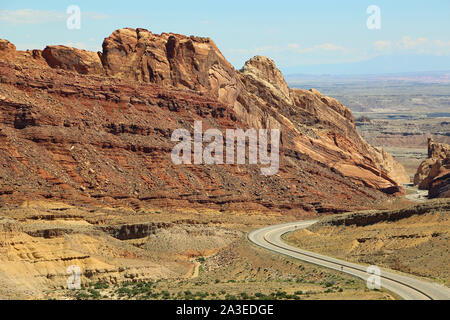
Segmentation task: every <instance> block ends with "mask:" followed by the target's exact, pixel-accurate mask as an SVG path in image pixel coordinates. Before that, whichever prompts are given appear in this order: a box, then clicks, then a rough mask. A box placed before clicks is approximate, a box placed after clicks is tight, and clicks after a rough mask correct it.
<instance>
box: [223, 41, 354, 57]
mask: <svg viewBox="0 0 450 320" xmlns="http://www.w3.org/2000/svg"><path fill="white" fill-rule="evenodd" d="M226 51H227V52H228V53H231V54H247V55H251V54H273V53H282V52H291V53H292V52H293V53H298V54H310V53H324V52H325V53H329V52H346V51H347V50H346V49H345V48H343V47H341V46H338V45H335V44H333V43H323V44H318V45H315V46H313V47H306V48H303V47H302V46H301V45H299V44H297V43H289V44H287V45H286V46H262V47H257V48H252V49H228V50H226Z"/></svg>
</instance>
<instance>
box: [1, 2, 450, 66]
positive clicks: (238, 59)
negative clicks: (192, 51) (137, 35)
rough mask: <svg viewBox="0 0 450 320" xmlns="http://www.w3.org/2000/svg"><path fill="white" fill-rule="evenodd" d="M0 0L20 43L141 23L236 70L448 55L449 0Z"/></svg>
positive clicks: (6, 25)
mask: <svg viewBox="0 0 450 320" xmlns="http://www.w3.org/2000/svg"><path fill="white" fill-rule="evenodd" d="M0 1H1V4H0V38H3V39H8V40H9V41H11V42H13V43H14V44H15V45H16V46H17V47H18V48H19V49H34V48H38V49H42V48H44V47H45V45H48V44H65V45H69V46H75V47H79V48H84V49H87V50H100V48H101V43H102V42H103V39H104V38H105V37H107V36H108V35H109V34H110V33H111V32H112V31H113V30H115V29H118V28H122V27H133V28H136V27H142V28H146V29H148V30H150V31H152V32H154V33H161V32H176V33H182V34H187V35H191V34H193V35H200V36H207V37H211V38H212V39H213V40H214V41H215V42H216V43H217V45H218V47H219V48H220V49H221V51H222V53H223V54H224V55H225V56H226V57H227V59H228V60H229V61H230V62H231V63H232V64H233V65H234V66H235V67H236V68H240V67H242V65H243V64H244V62H245V61H246V60H248V59H249V58H251V57H253V56H254V55H266V56H269V57H271V58H273V59H274V60H275V61H276V63H277V65H278V66H279V67H280V68H281V69H282V70H284V71H286V70H292V69H293V68H297V69H298V67H299V66H300V67H301V66H314V65H330V64H348V63H349V62H350V63H351V62H357V61H363V60H369V59H372V58H374V57H376V56H380V55H381V56H389V55H391V56H399V55H400V56H401V55H407V56H412V55H424V56H426V57H433V56H439V59H440V60H439V61H442V57H448V58H449V61H450V19H449V17H450V1H448V0H428V1H424V0H422V1H418V0H408V1H406V0H395V1H393V0H386V1H384V0H370V1H365V0H345V1H336V0H315V1H301V0H297V1H288V0H286V1H285V0H278V1H274V0H271V1H265V0H259V1H253V0H239V1H235V0H227V1H222V0H216V1H214V0H190V1H176V0H172V1H160V0H159V1H152V0H150V1H131V0H128V1H92V0H91V1H81V0H78V1H77V0H72V1H5V0H0ZM69 5H77V6H79V7H80V9H81V11H82V19H81V29H80V30H69V29H68V28H67V27H66V20H67V17H68V15H67V14H66V9H67V7H68V6H69ZM370 5H376V6H378V7H379V8H380V10H381V29H380V30H369V29H368V28H367V26H366V21H367V19H368V18H369V14H367V12H366V9H367V7H368V6H370ZM427 59H428V58H427ZM443 67H444V66H443ZM300 69H301V68H300ZM406 71H407V70H406ZM424 71H425V70H424Z"/></svg>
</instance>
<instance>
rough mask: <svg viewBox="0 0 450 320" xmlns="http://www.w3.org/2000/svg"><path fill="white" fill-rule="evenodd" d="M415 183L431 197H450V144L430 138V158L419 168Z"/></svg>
mask: <svg viewBox="0 0 450 320" xmlns="http://www.w3.org/2000/svg"><path fill="white" fill-rule="evenodd" d="M414 184H416V185H417V186H419V188H420V189H425V190H428V191H429V197H430V198H450V145H448V144H445V143H435V142H434V141H433V140H432V139H428V159H427V160H425V161H423V162H422V163H421V164H420V166H419V168H417V173H416V175H415V176H414Z"/></svg>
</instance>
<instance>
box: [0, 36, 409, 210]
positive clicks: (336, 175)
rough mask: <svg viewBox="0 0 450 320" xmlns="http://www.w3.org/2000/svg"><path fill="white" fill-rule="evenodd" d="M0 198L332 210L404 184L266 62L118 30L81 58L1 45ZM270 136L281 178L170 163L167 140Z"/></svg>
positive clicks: (345, 114)
mask: <svg viewBox="0 0 450 320" xmlns="http://www.w3.org/2000/svg"><path fill="white" fill-rule="evenodd" d="M0 53H1V56H0V142H1V144H0V162H1V163H2V166H1V167H0V176H1V177H2V179H1V180H0V199H1V201H2V202H20V201H23V200H24V199H27V198H30V197H33V198H47V199H59V200H61V199H62V200H64V201H71V202H87V203H97V202H99V203H108V204H112V205H120V204H123V203H127V204H132V205H133V206H136V207H140V206H146V205H148V204H152V205H158V206H178V207H197V206H198V207H203V206H206V207H209V208H216V209H219V210H223V211H234V210H238V211H240V210H245V211H246V212H249V211H267V210H270V211H276V210H280V211H283V212H293V213H300V212H302V213H304V212H309V213H312V214H316V213H331V212H342V211H348V210H351V209H358V208H366V207H369V206H370V203H371V201H374V200H377V199H381V198H383V197H385V196H386V194H385V193H383V191H386V193H389V194H390V193H393V192H392V190H393V188H394V189H398V190H399V189H401V188H399V187H398V185H399V184H401V183H403V182H405V181H406V179H407V177H406V175H405V173H404V170H403V168H402V167H401V166H400V165H399V164H398V163H396V162H395V161H394V160H393V159H392V157H391V156H390V155H388V154H387V153H385V152H384V151H382V150H378V149H375V148H373V147H371V146H370V145H368V144H367V143H366V142H365V141H364V140H363V139H362V138H361V137H360V136H359V134H358V133H357V131H356V129H355V121H354V118H353V115H352V113H351V111H350V110H349V109H348V108H347V107H345V106H344V105H342V104H341V103H340V102H339V101H337V100H336V99H333V98H330V97H326V96H324V95H322V94H321V93H320V92H318V91H317V90H313V89H312V90H310V91H306V90H299V89H290V88H289V87H288V86H287V84H286V82H285V80H284V78H283V76H282V74H281V72H280V71H279V70H278V69H277V68H276V66H275V63H274V62H273V61H272V60H270V59H268V58H265V57H254V58H253V59H251V60H249V61H248V62H247V63H246V64H245V66H244V67H243V68H242V70H240V71H236V70H235V69H234V68H233V67H232V65H231V64H230V63H229V62H228V61H227V60H226V59H225V57H224V56H223V55H222V54H221V52H220V51H219V49H218V48H217V46H216V45H215V44H214V42H213V41H212V40H210V39H208V38H199V37H193V36H191V37H186V36H183V35H178V34H165V33H164V34H161V35H156V34H153V33H151V32H149V31H147V30H144V29H137V30H134V29H121V30H117V31H115V32H113V33H112V34H111V36H110V37H108V38H106V39H105V41H104V43H103V52H100V53H93V52H88V51H84V50H78V49H73V48H68V47H65V46H49V47H47V48H45V50H43V51H42V52H41V51H39V50H33V51H26V52H23V51H16V50H15V47H14V46H13V45H12V44H10V43H9V42H7V41H5V40H2V41H1V42H0ZM196 120H202V121H203V127H204V130H206V129H208V128H218V129H220V130H225V129H227V128H243V129H248V128H255V129H260V128H267V129H275V128H276V129H280V131H281V136H282V145H281V159H280V172H279V174H278V175H275V176H261V175H260V174H259V168H258V166H252V165H244V166H240V165H239V166H238V165H223V166H177V165H174V164H173V163H172V162H171V160H170V153H171V150H172V148H173V146H174V145H175V143H173V142H171V140H170V137H171V134H172V132H173V131H174V130H175V129H178V128H185V129H187V130H189V131H192V126H193V123H194V121H196Z"/></svg>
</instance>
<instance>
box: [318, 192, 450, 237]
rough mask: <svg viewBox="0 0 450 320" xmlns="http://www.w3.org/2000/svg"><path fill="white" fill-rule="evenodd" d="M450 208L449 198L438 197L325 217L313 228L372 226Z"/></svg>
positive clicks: (445, 210) (444, 210)
mask: <svg viewBox="0 0 450 320" xmlns="http://www.w3.org/2000/svg"><path fill="white" fill-rule="evenodd" d="M449 210H450V201H449V200H443V199H439V200H438V199H437V200H433V201H429V202H427V203H422V204H417V205H415V206H412V207H409V208H405V209H400V210H382V211H376V210H370V211H361V212H352V213H345V214H341V215H333V216H329V217H325V218H323V219H322V220H321V221H320V222H319V223H317V224H315V225H314V226H313V227H312V228H311V230H317V229H320V228H322V227H325V226H357V227H363V226H370V225H373V224H376V223H380V222H395V221H398V220H402V219H406V218H409V217H411V216H414V215H424V214H428V213H433V212H436V211H442V212H448V211H449Z"/></svg>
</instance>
